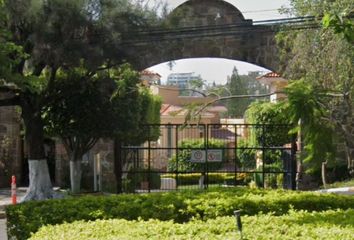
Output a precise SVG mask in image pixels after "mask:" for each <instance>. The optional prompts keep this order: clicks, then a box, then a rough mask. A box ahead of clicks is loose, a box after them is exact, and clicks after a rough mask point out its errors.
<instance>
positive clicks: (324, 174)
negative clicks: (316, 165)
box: [321, 161, 327, 188]
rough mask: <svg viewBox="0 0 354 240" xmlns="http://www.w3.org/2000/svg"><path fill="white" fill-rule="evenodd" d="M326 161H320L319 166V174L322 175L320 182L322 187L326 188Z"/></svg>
mask: <svg viewBox="0 0 354 240" xmlns="http://www.w3.org/2000/svg"><path fill="white" fill-rule="evenodd" d="M326 170H327V161H326V162H322V168H321V176H322V184H323V187H324V188H327V171H326Z"/></svg>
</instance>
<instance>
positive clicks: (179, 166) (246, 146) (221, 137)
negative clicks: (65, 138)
mask: <svg viewBox="0 0 354 240" xmlns="http://www.w3.org/2000/svg"><path fill="white" fill-rule="evenodd" d="M290 128H291V126H290V125H264V124H263V125H258V124H195V125H193V124H192V125H178V124H165V125H164V124H161V125H147V126H145V132H146V134H147V136H148V137H147V138H148V139H150V140H149V141H147V142H145V143H144V144H142V145H140V146H122V148H121V159H122V188H123V189H122V191H123V192H150V191H168V190H178V189H189V188H204V189H205V188H208V187H211V186H236V185H256V186H258V187H263V188H264V187H271V188H285V189H296V181H295V177H296V159H295V153H296V142H295V141H296V138H295V136H289V134H288V131H289V129H290Z"/></svg>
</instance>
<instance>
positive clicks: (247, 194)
mask: <svg viewBox="0 0 354 240" xmlns="http://www.w3.org/2000/svg"><path fill="white" fill-rule="evenodd" d="M348 208H354V197H351V196H338V195H333V194H321V195H320V194H316V193H310V192H292V191H284V190H267V191H266V190H261V189H248V188H216V189H210V190H208V191H196V190H194V191H183V192H169V193H152V194H139V195H138V194H137V195H134V194H123V195H112V196H86V197H78V198H71V199H62V200H48V201H33V202H27V203H23V204H18V205H13V206H9V207H7V208H6V214H7V224H8V231H9V232H8V234H9V236H14V237H17V238H18V239H27V238H28V237H29V236H30V233H31V232H36V231H37V230H38V229H39V228H40V227H41V226H43V225H47V224H50V225H53V224H60V223H63V222H73V221H77V220H85V221H88V220H96V219H110V218H123V219H127V220H134V219H138V218H141V219H144V220H148V219H159V220H173V221H175V222H187V221H189V220H190V219H192V218H196V219H202V220H207V219H213V218H215V217H218V216H231V215H233V211H234V210H235V209H242V210H243V212H244V214H247V215H255V214H258V213H259V212H263V213H267V212H273V213H274V214H275V215H282V214H286V213H287V212H288V211H289V210H290V209H295V210H308V211H322V210H329V209H348Z"/></svg>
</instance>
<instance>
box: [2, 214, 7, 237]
mask: <svg viewBox="0 0 354 240" xmlns="http://www.w3.org/2000/svg"><path fill="white" fill-rule="evenodd" d="M0 239H1V240H7V233H6V219H0Z"/></svg>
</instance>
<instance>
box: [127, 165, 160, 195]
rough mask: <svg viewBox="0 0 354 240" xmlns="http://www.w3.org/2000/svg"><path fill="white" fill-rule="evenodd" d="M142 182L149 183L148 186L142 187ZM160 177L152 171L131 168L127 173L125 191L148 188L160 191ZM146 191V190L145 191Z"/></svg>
mask: <svg viewBox="0 0 354 240" xmlns="http://www.w3.org/2000/svg"><path fill="white" fill-rule="evenodd" d="M143 182H149V186H142V183H143ZM160 186H161V177H160V174H159V173H158V172H155V170H154V169H150V171H149V170H148V169H144V168H132V169H130V170H129V172H128V176H127V183H126V186H125V188H126V190H127V192H129V191H131V190H135V189H142V188H144V187H145V188H150V189H160ZM145 190H146V189H145Z"/></svg>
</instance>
